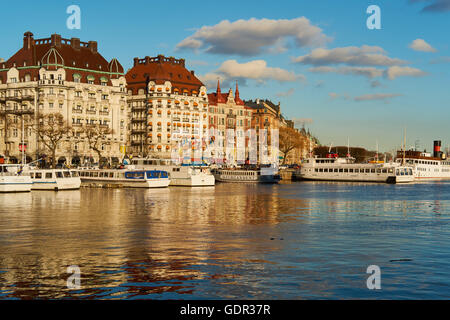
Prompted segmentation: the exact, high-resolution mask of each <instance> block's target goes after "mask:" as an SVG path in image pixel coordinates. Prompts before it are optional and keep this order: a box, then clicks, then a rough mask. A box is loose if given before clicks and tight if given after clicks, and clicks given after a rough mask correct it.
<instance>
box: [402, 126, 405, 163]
mask: <svg viewBox="0 0 450 320" xmlns="http://www.w3.org/2000/svg"><path fill="white" fill-rule="evenodd" d="M405 156H406V127H405V131H404V134H403V159H402V165H405Z"/></svg>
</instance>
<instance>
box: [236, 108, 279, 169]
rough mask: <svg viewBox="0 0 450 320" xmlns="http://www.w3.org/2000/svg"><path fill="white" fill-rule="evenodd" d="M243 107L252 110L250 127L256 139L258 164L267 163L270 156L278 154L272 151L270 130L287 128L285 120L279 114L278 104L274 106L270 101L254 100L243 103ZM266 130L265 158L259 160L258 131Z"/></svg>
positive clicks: (276, 151)
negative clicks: (254, 131) (245, 106)
mask: <svg viewBox="0 0 450 320" xmlns="http://www.w3.org/2000/svg"><path fill="white" fill-rule="evenodd" d="M244 103H245V105H247V106H248V107H250V108H251V109H252V120H251V127H252V128H253V129H255V130H256V135H257V139H258V157H259V158H258V161H259V162H260V163H267V162H268V161H270V160H268V159H271V158H272V156H274V155H276V154H279V150H278V149H276V150H275V149H274V150H272V130H273V129H280V127H282V126H287V123H286V119H285V118H284V117H283V115H282V114H281V106H280V103H278V104H275V103H273V102H272V101H270V100H267V99H265V100H262V99H256V100H254V101H252V100H248V101H244ZM264 129H265V130H267V157H265V159H261V152H260V149H259V147H260V138H261V135H260V130H264Z"/></svg>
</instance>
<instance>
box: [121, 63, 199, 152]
mask: <svg viewBox="0 0 450 320" xmlns="http://www.w3.org/2000/svg"><path fill="white" fill-rule="evenodd" d="M126 80H127V88H128V111H129V113H130V115H131V117H130V120H131V127H130V130H131V135H130V141H129V148H128V149H129V151H128V152H129V153H130V154H132V155H134V156H152V157H158V158H170V157H171V156H172V152H173V150H174V148H176V147H177V146H178V145H179V143H180V141H181V140H182V139H198V140H200V139H201V138H202V136H204V135H206V133H207V121H208V118H207V117H208V96H207V94H206V87H205V86H204V85H203V83H202V82H201V81H200V80H199V79H198V78H197V77H196V76H195V73H194V71H189V70H188V69H186V66H185V60H184V59H175V58H173V57H165V56H163V55H158V56H157V57H145V58H143V59H139V58H135V59H134V65H133V67H132V68H131V69H130V70H129V71H128V72H127V74H126Z"/></svg>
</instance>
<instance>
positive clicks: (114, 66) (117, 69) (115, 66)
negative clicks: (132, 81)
mask: <svg viewBox="0 0 450 320" xmlns="http://www.w3.org/2000/svg"><path fill="white" fill-rule="evenodd" d="M108 70H109V72H111V73H123V67H122V65H121V64H120V63H119V61H117V59H116V58H113V59H112V60H111V61H110V62H109V64H108Z"/></svg>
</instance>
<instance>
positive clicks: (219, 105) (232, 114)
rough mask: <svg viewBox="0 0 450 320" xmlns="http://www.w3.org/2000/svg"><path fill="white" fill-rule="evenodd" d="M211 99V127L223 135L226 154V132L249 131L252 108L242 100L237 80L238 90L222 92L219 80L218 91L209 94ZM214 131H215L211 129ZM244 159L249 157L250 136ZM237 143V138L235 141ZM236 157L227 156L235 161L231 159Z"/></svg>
mask: <svg viewBox="0 0 450 320" xmlns="http://www.w3.org/2000/svg"><path fill="white" fill-rule="evenodd" d="M208 101H209V110H208V111H209V117H208V118H209V119H208V122H209V128H210V130H211V129H214V130H217V131H216V132H217V134H218V135H220V136H221V139H218V141H222V143H223V148H224V150H223V152H224V153H225V154H226V145H227V143H226V142H225V140H226V132H227V130H228V129H232V130H233V131H234V135H236V134H237V132H238V131H239V130H242V132H244V134H245V132H246V131H247V129H250V128H251V124H252V123H251V121H252V109H251V108H250V107H248V106H246V105H245V103H244V101H243V100H241V98H240V94H239V86H238V83H237V82H236V90H235V92H234V93H233V90H232V89H231V88H230V89H229V90H228V92H227V93H222V91H221V88H220V81H217V88H216V92H213V93H209V94H208ZM211 132H213V131H211ZM244 141H245V142H244V143H245V145H244V148H245V149H244V152H245V154H244V160H246V159H247V158H248V150H247V147H248V137H246V139H245V140H244ZM233 143H234V144H235V145H236V138H235V139H234V142H233ZM230 158H235V157H230V156H228V157H227V160H231V161H232V162H233V163H235V162H236V161H235V159H230Z"/></svg>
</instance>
